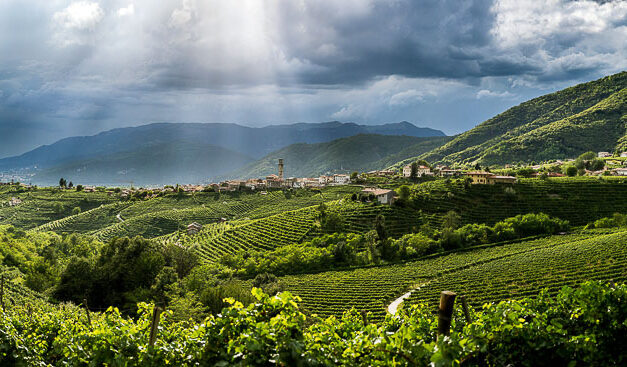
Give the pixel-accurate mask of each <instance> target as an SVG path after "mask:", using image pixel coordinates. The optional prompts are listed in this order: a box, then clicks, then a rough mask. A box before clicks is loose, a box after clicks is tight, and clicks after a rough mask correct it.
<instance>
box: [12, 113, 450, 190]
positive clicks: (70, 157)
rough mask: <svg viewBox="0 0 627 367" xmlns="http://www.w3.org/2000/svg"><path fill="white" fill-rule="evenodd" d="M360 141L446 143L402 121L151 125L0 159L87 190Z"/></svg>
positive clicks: (197, 174)
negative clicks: (362, 137)
mask: <svg viewBox="0 0 627 367" xmlns="http://www.w3.org/2000/svg"><path fill="white" fill-rule="evenodd" d="M359 134H379V135H389V136H402V135H406V136H412V137H434V136H439V137H442V136H445V134H444V133H443V132H441V131H439V130H434V129H429V128H420V127H416V126H415V125H413V124H411V123H409V122H406V121H403V122H400V123H391V124H382V125H358V124H354V123H342V122H338V121H332V122H325V123H316V124H305V123H297V124H291V125H271V126H266V127H261V128H251V127H245V126H241V125H237V124H213V123H207V124H203V123H156V124H149V125H143V126H139V127H129V128H120V129H113V130H109V131H105V132H102V133H100V134H97V135H93V136H81V137H70V138H66V139H62V140H59V141H57V142H56V143H54V144H51V145H44V146H41V147H39V148H36V149H34V150H32V151H29V152H27V153H24V154H22V155H20V156H15V157H9V158H4V159H0V171H1V172H15V173H21V174H25V175H27V176H28V177H29V181H31V182H32V183H36V184H45V185H50V184H54V183H56V182H58V179H59V177H65V178H67V179H68V180H73V181H74V182H81V183H88V184H109V185H121V184H125V183H127V182H131V181H132V182H134V183H136V184H140V185H148V184H155V185H158V184H165V183H176V182H181V183H183V182H206V181H207V180H211V179H215V178H216V177H218V176H221V175H224V174H226V173H228V172H233V171H236V170H237V169H240V168H241V167H242V166H244V165H245V164H247V163H251V162H253V161H255V160H257V159H260V158H262V157H264V156H266V155H268V154H269V153H271V152H273V151H276V150H278V149H282V148H284V147H286V146H289V145H292V144H297V143H306V144H315V143H320V142H328V141H331V140H334V139H338V138H343V137H350V136H355V135H359Z"/></svg>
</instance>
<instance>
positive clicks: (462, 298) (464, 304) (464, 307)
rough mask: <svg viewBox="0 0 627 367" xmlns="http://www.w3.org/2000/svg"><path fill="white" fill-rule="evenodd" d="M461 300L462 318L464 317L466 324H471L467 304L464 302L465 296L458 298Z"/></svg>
mask: <svg viewBox="0 0 627 367" xmlns="http://www.w3.org/2000/svg"><path fill="white" fill-rule="evenodd" d="M459 299H461V300H462V309H463V310H464V317H466V322H467V323H469V324H470V323H472V317H470V311H469V310H468V302H466V296H459Z"/></svg>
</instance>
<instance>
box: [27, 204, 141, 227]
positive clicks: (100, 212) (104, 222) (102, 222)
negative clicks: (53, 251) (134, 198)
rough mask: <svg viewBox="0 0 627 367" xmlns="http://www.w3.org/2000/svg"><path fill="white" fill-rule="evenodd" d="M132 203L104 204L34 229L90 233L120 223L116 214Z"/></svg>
mask: <svg viewBox="0 0 627 367" xmlns="http://www.w3.org/2000/svg"><path fill="white" fill-rule="evenodd" d="M130 205H131V203H130V202H119V203H113V204H104V205H101V206H99V207H97V208H94V209H91V210H88V211H86V212H82V213H80V214H76V215H71V216H69V217H65V218H62V219H59V220H55V221H52V222H48V223H46V224H43V225H41V226H39V227H36V228H34V230H36V231H53V232H56V233H63V232H67V233H72V232H78V233H89V232H94V231H98V230H100V229H101V228H103V227H106V226H109V225H113V224H115V223H118V222H119V221H120V220H119V219H118V218H117V217H116V216H117V215H118V213H119V212H120V211H121V210H123V209H125V208H127V207H128V206H130Z"/></svg>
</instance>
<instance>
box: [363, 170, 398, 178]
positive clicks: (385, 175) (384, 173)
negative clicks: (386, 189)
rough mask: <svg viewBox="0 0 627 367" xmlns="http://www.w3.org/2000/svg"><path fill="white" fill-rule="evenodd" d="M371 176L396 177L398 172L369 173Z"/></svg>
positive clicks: (381, 171)
mask: <svg viewBox="0 0 627 367" xmlns="http://www.w3.org/2000/svg"><path fill="white" fill-rule="evenodd" d="M367 174H368V175H370V176H378V177H392V176H394V175H396V171H394V170H389V169H388V170H380V171H370V172H368V173H367Z"/></svg>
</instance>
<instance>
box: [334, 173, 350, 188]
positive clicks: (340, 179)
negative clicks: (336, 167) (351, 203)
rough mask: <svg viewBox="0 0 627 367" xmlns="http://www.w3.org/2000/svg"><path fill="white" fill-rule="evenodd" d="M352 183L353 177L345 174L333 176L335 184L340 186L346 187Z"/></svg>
mask: <svg viewBox="0 0 627 367" xmlns="http://www.w3.org/2000/svg"><path fill="white" fill-rule="evenodd" d="M350 182H351V176H349V175H344V174H335V175H333V183H336V184H338V185H346V184H348V183H350Z"/></svg>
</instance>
